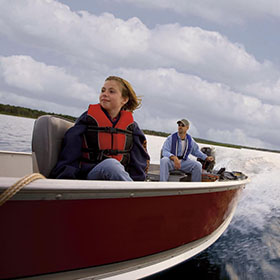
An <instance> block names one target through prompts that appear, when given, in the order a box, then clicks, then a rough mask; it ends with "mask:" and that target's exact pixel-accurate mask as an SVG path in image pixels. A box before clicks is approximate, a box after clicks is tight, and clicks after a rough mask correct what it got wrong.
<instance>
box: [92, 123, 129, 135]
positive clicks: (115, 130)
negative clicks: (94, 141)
mask: <svg viewBox="0 0 280 280" xmlns="http://www.w3.org/2000/svg"><path fill="white" fill-rule="evenodd" d="M87 130H88V131H100V132H105V133H123V134H130V135H132V134H133V132H132V131H131V130H127V129H121V128H116V127H110V126H106V127H98V126H92V125H89V126H88V129H87Z"/></svg>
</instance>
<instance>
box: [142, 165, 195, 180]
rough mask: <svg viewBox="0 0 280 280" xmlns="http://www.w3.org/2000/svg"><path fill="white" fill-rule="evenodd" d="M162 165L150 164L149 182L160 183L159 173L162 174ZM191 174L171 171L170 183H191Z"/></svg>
mask: <svg viewBox="0 0 280 280" xmlns="http://www.w3.org/2000/svg"><path fill="white" fill-rule="evenodd" d="M159 170H160V165H159V164H150V167H149V172H148V180H149V181H159V178H160V176H159V173H160V171H159ZM191 176H192V174H191V173H186V172H184V171H183V170H171V171H169V178H168V181H169V182H190V181H191Z"/></svg>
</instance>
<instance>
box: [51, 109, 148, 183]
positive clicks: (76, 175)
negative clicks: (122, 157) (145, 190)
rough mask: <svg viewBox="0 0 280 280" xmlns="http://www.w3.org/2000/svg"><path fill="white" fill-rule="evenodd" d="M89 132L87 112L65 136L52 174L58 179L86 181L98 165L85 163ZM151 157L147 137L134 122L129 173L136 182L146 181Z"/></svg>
mask: <svg viewBox="0 0 280 280" xmlns="http://www.w3.org/2000/svg"><path fill="white" fill-rule="evenodd" d="M86 130H87V112H84V113H83V114H82V115H81V116H80V117H79V118H78V120H77V121H76V123H75V125H74V126H73V127H71V128H70V129H69V130H68V131H67V132H66V133H65V136H64V139H63V145H62V150H61V153H60V155H59V159H58V162H57V164H56V166H55V167H54V168H53V170H52V171H51V174H50V178H56V179H86V177H87V174H88V173H89V171H90V170H91V169H92V168H93V167H94V166H95V165H96V164H93V163H83V164H81V159H82V143H83V134H84V133H85V132H86ZM149 159H150V157H149V155H148V153H147V151H146V137H145V135H144V134H143V132H142V131H141V129H140V128H139V126H138V124H137V123H136V122H134V129H133V146H132V150H131V152H130V163H129V165H128V166H127V167H126V170H127V172H128V173H129V175H130V177H131V178H132V179H133V180H134V181H144V180H145V178H146V171H147V166H148V161H149Z"/></svg>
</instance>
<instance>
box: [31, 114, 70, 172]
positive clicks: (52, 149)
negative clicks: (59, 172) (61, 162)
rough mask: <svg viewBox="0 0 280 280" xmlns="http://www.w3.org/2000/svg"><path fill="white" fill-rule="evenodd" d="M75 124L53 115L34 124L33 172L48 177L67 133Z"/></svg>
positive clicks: (41, 117)
mask: <svg viewBox="0 0 280 280" xmlns="http://www.w3.org/2000/svg"><path fill="white" fill-rule="evenodd" d="M73 125H74V122H71V121H69V120H66V119H63V118H61V117H58V116H53V115H43V116H40V117H39V118H38V119H37V120H36V121H35V123H34V127H33V135H32V164H33V172H39V173H41V174H43V175H44V176H45V177H48V176H49V174H50V172H51V170H52V169H53V167H54V166H55V164H56V162H57V160H58V156H59V153H60V150H61V145H62V141H63V137H64V134H65V132H66V131H67V130H68V129H69V128H70V127H72V126H73Z"/></svg>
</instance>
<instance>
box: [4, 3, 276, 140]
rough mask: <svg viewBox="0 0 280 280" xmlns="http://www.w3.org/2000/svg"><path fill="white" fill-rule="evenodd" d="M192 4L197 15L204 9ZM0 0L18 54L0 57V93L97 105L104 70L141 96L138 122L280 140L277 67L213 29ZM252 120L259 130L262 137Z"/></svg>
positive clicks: (65, 108) (64, 108)
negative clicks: (180, 123)
mask: <svg viewBox="0 0 280 280" xmlns="http://www.w3.org/2000/svg"><path fill="white" fill-rule="evenodd" d="M138 3H144V2H140V1H138ZM149 3H151V5H160V3H163V5H165V8H169V9H171V8H172V9H175V7H176V6H178V7H179V6H180V9H181V10H182V11H184V9H187V8H185V7H186V6H184V5H185V4H184V3H183V2H180V1H179V0H177V1H175V2H174V5H175V6H174V7H172V6H169V5H171V3H172V2H171V1H153V2H149ZM186 3H187V4H188V5H196V4H195V2H190V1H189V2H186ZM197 3H199V4H200V5H201V13H203V9H204V8H205V6H203V5H202V2H201V1H198V2H197ZM211 3H212V2H211ZM219 3H220V2H219ZM240 3H241V2H240ZM246 3H247V2H246ZM248 3H249V5H251V1H250V2H248ZM0 4H1V9H0V36H1V42H8V43H9V44H10V45H12V46H18V51H17V53H19V54H22V55H11V56H3V55H2V56H0V92H1V94H0V100H5V101H7V100H11V102H12V101H13V102H16V101H15V100H16V99H17V97H19V98H21V99H19V100H21V101H22V103H24V104H28V103H30V102H31V100H36V102H38V104H40V107H41V108H43V106H44V109H45V108H47V107H49V108H51V109H53V108H56V109H57V110H61V113H65V112H67V113H68V112H74V111H75V112H77V111H79V110H81V112H82V111H83V110H84V109H85V108H86V106H87V104H88V103H95V102H97V100H98V99H97V98H98V90H99V88H100V87H101V86H102V82H103V80H104V79H105V78H106V76H108V75H112V74H113V75H120V76H123V77H124V78H126V79H128V80H129V81H130V82H131V83H132V85H133V86H134V87H135V89H136V92H137V93H138V95H143V96H144V97H143V107H142V108H141V109H140V110H139V111H138V112H137V111H136V113H135V117H136V118H137V119H138V120H139V122H140V123H141V125H140V126H141V127H142V128H148V129H153V130H161V131H167V132H172V131H174V128H176V121H177V120H178V119H180V118H182V117H186V118H189V119H190V121H191V123H192V125H191V133H192V134H193V135H194V136H197V137H202V138H206V137H208V136H210V135H213V134H215V132H217V135H218V136H219V137H224V136H223V131H225V135H227V131H230V130H229V129H228V127H229V126H232V127H234V129H237V130H235V132H234V134H230V135H229V136H228V137H227V139H232V138H233V141H235V140H236V141H237V140H238V139H241V140H242V141H243V142H246V141H248V144H250V143H251V144H260V143H257V142H256V140H255V139H262V140H260V141H261V143H264V142H266V141H267V143H268V142H269V141H270V142H271V143H270V144H271V145H272V141H274V142H273V144H275V143H276V140H277V141H278V142H279V140H280V139H279V137H280V136H279V135H276V137H274V131H275V127H278V128H279V127H280V124H279V120H280V113H279V112H280V111H279V104H280V96H279V83H280V82H279V70H278V69H277V68H276V67H275V66H274V65H273V63H271V62H269V61H265V62H259V61H258V60H257V59H256V58H255V57H254V55H252V54H250V53H248V52H247V51H246V49H245V48H244V47H243V46H242V44H237V43H233V42H231V41H230V40H228V39H227V38H226V37H225V36H223V35H222V34H220V33H218V32H213V31H211V32H210V31H206V30H203V29H201V28H196V27H187V26H180V25H179V24H169V25H157V26H155V27H154V28H153V29H149V28H148V27H147V26H146V25H145V24H143V23H142V22H141V20H140V19H138V18H136V17H133V18H130V19H128V20H123V19H120V18H116V17H115V16H114V15H112V14H109V13H105V14H101V15H99V16H97V15H94V14H90V13H89V12H85V11H80V12H73V11H71V10H70V9H69V7H67V6H66V5H63V4H61V3H59V2H57V1H53V0H48V1H47V0H41V1H34V0H22V1H15V0H10V1H1V0H0ZM212 4H213V9H214V10H215V9H218V8H217V7H218V6H216V5H214V3H212ZM220 4H221V6H220V8H219V9H220V10H219V9H218V11H216V12H217V13H218V12H219V11H220V12H221V14H223V13H222V12H224V11H227V8H229V7H230V6H223V4H222V3H220ZM227 5H232V4H231V3H228V4H227ZM236 5H241V4H239V2H236ZM256 5H257V6H258V5H259V6H258V7H260V5H261V4H260V2H257V3H256ZM236 7H237V6H236ZM240 7H241V6H240ZM209 12H210V13H211V10H210V11H209ZM224 14H225V16H226V13H224ZM256 14H257V13H256ZM26 52H27V53H28V55H27V54H25V53H26ZM23 54H25V55H23ZM7 93H9V98H8V97H7V96H6V94H7ZM14 104H15V103H14ZM27 107H28V106H27ZM46 110H47V109H46ZM47 111H49V110H47ZM69 114H70V113H69ZM258 125H262V126H264V127H265V135H267V138H266V139H264V138H265V137H266V136H263V132H262V131H261V130H260V129H258V128H257V127H258ZM209 128H211V129H213V133H212V134H211V133H210V132H209V133H208V129H209ZM242 135H245V136H247V138H246V137H245V136H244V137H243V138H242ZM248 135H250V137H249V136H248ZM272 136H273V137H272ZM272 138H273V140H272ZM222 139H224V138H222ZM244 139H245V140H244ZM270 144H267V145H270Z"/></svg>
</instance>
